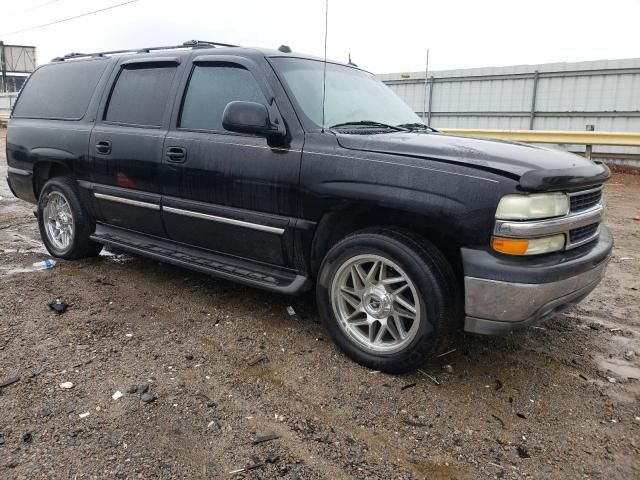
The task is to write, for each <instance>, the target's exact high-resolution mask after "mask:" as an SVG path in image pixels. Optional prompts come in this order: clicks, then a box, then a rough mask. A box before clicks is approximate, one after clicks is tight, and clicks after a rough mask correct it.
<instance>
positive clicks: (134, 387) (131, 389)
mask: <svg viewBox="0 0 640 480" xmlns="http://www.w3.org/2000/svg"><path fill="white" fill-rule="evenodd" d="M137 391H138V385H129V388H127V393H130V394H134V393H136V392H137Z"/></svg>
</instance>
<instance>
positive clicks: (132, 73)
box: [104, 67, 176, 127]
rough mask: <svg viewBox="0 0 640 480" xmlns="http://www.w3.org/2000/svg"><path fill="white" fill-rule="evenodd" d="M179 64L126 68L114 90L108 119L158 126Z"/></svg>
mask: <svg viewBox="0 0 640 480" xmlns="http://www.w3.org/2000/svg"><path fill="white" fill-rule="evenodd" d="M175 72H176V67H156V68H124V69H122V71H121V72H120V75H119V76H118V79H117V80H116V85H115V87H114V88H113V91H112V92H111V98H110V99H109V105H108V106H107V112H106V114H105V117H104V118H105V120H107V121H109V122H116V123H125V124H129V125H141V126H149V127H159V126H160V125H162V116H163V115H164V110H165V107H166V106H167V105H168V104H169V96H170V93H171V82H172V81H173V76H174V75H175Z"/></svg>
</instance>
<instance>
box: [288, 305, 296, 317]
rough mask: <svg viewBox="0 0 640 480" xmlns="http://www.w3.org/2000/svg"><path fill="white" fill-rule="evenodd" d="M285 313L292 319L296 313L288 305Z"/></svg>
mask: <svg viewBox="0 0 640 480" xmlns="http://www.w3.org/2000/svg"><path fill="white" fill-rule="evenodd" d="M287 313H288V314H289V316H290V317H293V316H295V314H296V311H295V310H294V309H293V307H292V306H291V305H289V306H288V307H287Z"/></svg>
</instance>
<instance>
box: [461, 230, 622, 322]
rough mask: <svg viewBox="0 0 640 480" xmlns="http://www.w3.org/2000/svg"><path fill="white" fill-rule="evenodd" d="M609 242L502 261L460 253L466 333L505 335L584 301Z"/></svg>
mask: <svg viewBox="0 0 640 480" xmlns="http://www.w3.org/2000/svg"><path fill="white" fill-rule="evenodd" d="M612 248H613V238H612V236H611V233H610V232H609V229H607V228H606V227H605V226H603V225H602V226H601V227H600V236H599V237H598V240H596V241H595V242H591V243H590V244H588V245H584V246H582V247H579V248H576V249H574V250H571V251H566V252H559V253H557V254H552V255H545V256H544V257H545V258H539V259H538V258H513V259H511V258H505V256H501V255H497V254H494V253H493V252H490V251H488V250H472V249H463V250H462V258H463V265H464V271H465V277H464V286H465V315H466V316H465V327H464V329H465V331H467V332H472V333H480V334H487V335H493V334H504V333H508V332H510V331H512V330H515V329H518V328H522V327H526V326H529V325H532V324H535V323H537V322H540V321H543V320H546V319H548V318H551V317H553V316H555V315H557V314H558V313H560V312H561V311H563V310H564V309H566V308H568V307H569V306H571V305H574V304H576V303H578V302H579V301H581V300H582V299H583V298H584V297H586V296H587V295H588V294H589V293H590V292H591V291H592V290H593V289H594V288H595V287H596V286H597V285H598V283H600V280H602V278H603V277H604V274H605V271H606V268H607V264H608V263H609V258H610V256H611V250H612Z"/></svg>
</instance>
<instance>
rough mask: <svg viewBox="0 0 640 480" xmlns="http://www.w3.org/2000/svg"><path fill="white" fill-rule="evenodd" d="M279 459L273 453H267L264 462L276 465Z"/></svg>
mask: <svg viewBox="0 0 640 480" xmlns="http://www.w3.org/2000/svg"><path fill="white" fill-rule="evenodd" d="M279 458H280V457H278V456H277V455H276V454H275V453H267V456H266V457H265V459H264V461H265V462H267V463H276V462H277V461H278V460H279Z"/></svg>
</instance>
